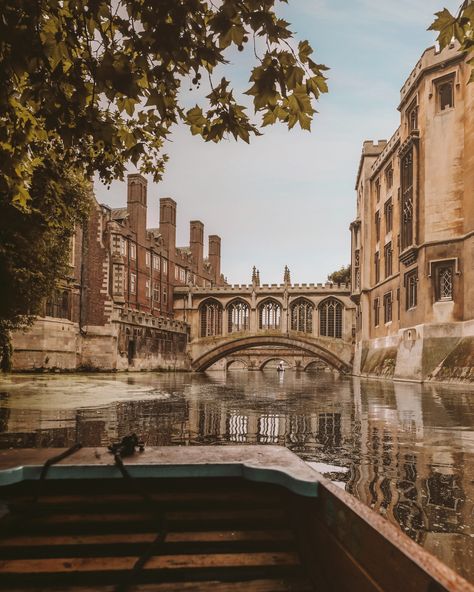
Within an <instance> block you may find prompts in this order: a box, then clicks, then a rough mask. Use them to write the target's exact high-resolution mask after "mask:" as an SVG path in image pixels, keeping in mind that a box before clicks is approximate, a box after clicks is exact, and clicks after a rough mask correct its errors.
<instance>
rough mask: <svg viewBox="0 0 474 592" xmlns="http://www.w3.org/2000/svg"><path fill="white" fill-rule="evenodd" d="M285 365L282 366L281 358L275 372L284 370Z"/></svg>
mask: <svg viewBox="0 0 474 592" xmlns="http://www.w3.org/2000/svg"><path fill="white" fill-rule="evenodd" d="M284 371H285V366H283V360H282V361H281V362H280V363H279V364H278V366H277V372H284Z"/></svg>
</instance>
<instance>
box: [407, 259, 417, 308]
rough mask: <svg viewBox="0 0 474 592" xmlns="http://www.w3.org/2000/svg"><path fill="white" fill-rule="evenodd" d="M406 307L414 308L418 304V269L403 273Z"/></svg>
mask: <svg viewBox="0 0 474 592" xmlns="http://www.w3.org/2000/svg"><path fill="white" fill-rule="evenodd" d="M405 291H406V309H407V310H410V308H415V306H416V305H417V304H418V270H417V269H414V270H413V271H410V272H409V273H406V274H405Z"/></svg>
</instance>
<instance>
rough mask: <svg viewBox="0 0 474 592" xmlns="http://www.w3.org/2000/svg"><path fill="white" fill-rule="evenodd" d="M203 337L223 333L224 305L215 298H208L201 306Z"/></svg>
mask: <svg viewBox="0 0 474 592" xmlns="http://www.w3.org/2000/svg"><path fill="white" fill-rule="evenodd" d="M199 312H200V315H201V337H211V336H212V335H222V305H221V304H220V303H219V302H216V301H215V300H207V301H206V302H203V303H202V304H201V306H200V311H199Z"/></svg>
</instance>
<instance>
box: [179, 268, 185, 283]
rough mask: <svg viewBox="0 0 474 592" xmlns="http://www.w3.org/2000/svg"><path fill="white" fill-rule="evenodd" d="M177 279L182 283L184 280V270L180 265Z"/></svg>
mask: <svg viewBox="0 0 474 592" xmlns="http://www.w3.org/2000/svg"><path fill="white" fill-rule="evenodd" d="M179 281H180V282H182V283H183V284H184V283H185V282H186V270H185V269H183V268H182V267H180V268H179Z"/></svg>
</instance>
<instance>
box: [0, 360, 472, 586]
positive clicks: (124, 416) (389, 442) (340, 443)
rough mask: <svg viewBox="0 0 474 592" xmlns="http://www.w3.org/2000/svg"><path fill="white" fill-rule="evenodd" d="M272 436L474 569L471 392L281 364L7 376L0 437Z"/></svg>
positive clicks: (27, 442) (0, 387)
mask: <svg viewBox="0 0 474 592" xmlns="http://www.w3.org/2000/svg"><path fill="white" fill-rule="evenodd" d="M131 432H136V433H137V434H139V435H140V436H141V437H143V439H144V440H145V441H146V443H147V444H148V445H153V446H161V445H203V444H207V445H218V444H262V445H265V444H275V445H281V446H286V447H288V448H289V449H291V450H293V451H294V452H296V453H297V454H298V455H299V456H301V457H302V458H303V459H304V460H306V461H308V462H309V463H310V464H311V465H312V466H314V468H316V469H317V470H319V471H321V472H323V473H324V474H326V475H327V476H328V477H329V478H331V479H332V480H333V481H336V482H337V484H338V485H340V486H341V487H344V488H345V489H346V490H347V491H349V492H351V493H352V494H354V495H355V496H356V497H358V498H359V499H360V500H362V501H363V502H364V503H366V504H367V505H369V506H370V507H372V508H373V509H374V510H376V511H377V512H379V513H381V514H383V515H384V516H386V518H387V519H388V520H390V521H391V522H393V523H395V524H397V525H398V526H399V527H400V528H401V529H402V530H403V531H404V532H405V533H406V534H408V535H409V536H410V537H411V538H413V539H414V540H416V541H417V542H419V543H420V544H422V545H424V546H425V547H426V548H428V549H429V550H430V551H431V552H433V553H434V554H436V555H437V556H439V557H440V558H441V559H442V560H443V561H445V562H446V563H448V564H449V565H451V566H452V567H453V568H454V569H455V570H456V571H458V572H459V573H461V574H462V575H464V576H465V577H466V578H468V579H470V580H473V581H474V532H473V526H474V393H473V392H472V391H471V392H468V391H467V390H466V389H463V388H462V387H454V386H453V387H449V386H436V385H423V386H422V385H418V384H406V383H393V382H383V381H370V380H360V379H352V378H347V377H341V376H339V375H335V374H333V373H331V372H324V371H318V372H313V373H304V372H294V371H286V372H284V373H280V374H279V373H277V372H276V371H275V369H268V370H266V371H264V372H247V371H242V370H234V371H231V372H227V373H225V372H208V373H206V374H199V375H197V374H195V375H193V374H127V375H97V374H94V375H76V376H75V375H67V376H65V375H59V376H38V377H36V376H35V377H32V376H11V377H9V378H4V379H0V447H2V448H7V447H16V448H21V447H58V446H70V445H72V444H73V443H75V442H77V441H79V442H82V443H83V444H84V445H86V446H104V445H107V444H109V443H110V442H111V441H116V440H118V439H119V438H121V437H122V436H124V435H126V434H129V433H131Z"/></svg>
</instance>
